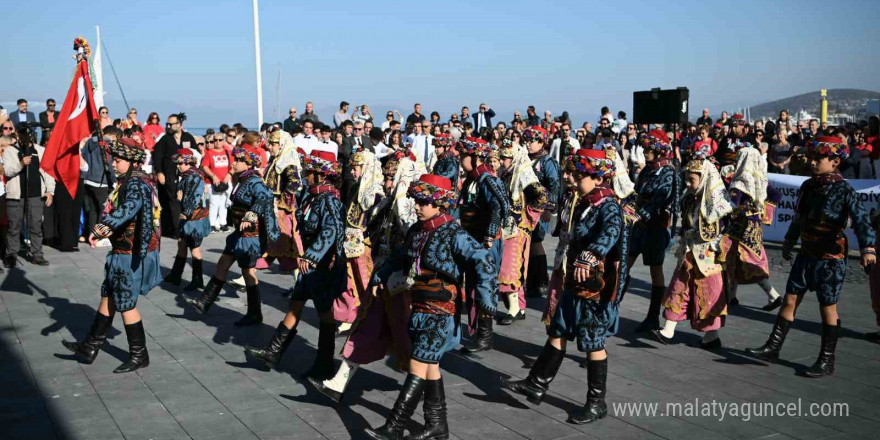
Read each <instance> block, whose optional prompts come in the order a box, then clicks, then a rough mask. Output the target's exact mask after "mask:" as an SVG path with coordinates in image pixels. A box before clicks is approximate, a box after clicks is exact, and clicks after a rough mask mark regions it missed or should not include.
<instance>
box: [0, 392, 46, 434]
mask: <svg viewBox="0 0 880 440" xmlns="http://www.w3.org/2000/svg"><path fill="white" fill-rule="evenodd" d="M48 420H49V413H48V412H47V409H46V406H45V404H44V403H43V400H42V399H41V398H40V396H37V395H32V396H29V397H0V426H2V427H3V428H2V432H3V434H2V437H3V438H14V439H32V438H47V439H53V438H56V436H55V429H54V427H53V426H52V424H51V423H47V421H48ZM7 436H8V437H7Z"/></svg>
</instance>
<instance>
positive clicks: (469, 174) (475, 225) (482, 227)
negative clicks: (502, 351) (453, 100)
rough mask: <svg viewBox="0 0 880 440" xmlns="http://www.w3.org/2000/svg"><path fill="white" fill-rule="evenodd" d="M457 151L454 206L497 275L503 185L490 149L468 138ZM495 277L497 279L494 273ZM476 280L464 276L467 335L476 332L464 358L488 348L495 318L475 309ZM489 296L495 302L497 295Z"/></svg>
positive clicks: (504, 212) (504, 197) (505, 211)
mask: <svg viewBox="0 0 880 440" xmlns="http://www.w3.org/2000/svg"><path fill="white" fill-rule="evenodd" d="M457 149H458V151H459V153H460V157H461V167H462V169H463V170H464V172H465V173H466V177H465V180H464V183H463V185H462V190H461V195H460V196H459V203H458V206H459V213H460V216H461V226H462V227H463V228H464V230H465V231H467V232H468V233H469V234H471V237H473V238H474V240H477V242H479V243H482V244H483V247H485V248H486V249H488V250H489V255H490V257H491V259H492V267H494V268H495V270H496V271H497V270H498V268H499V267H500V264H501V256H502V255H503V253H504V241H503V240H502V237H501V228H502V226H503V222H504V219H505V218H507V214H508V211H509V210H510V201H509V200H508V198H507V193H506V191H505V189H504V184H503V183H502V182H501V179H499V178H498V176H497V175H496V174H495V170H494V169H493V168H492V166H491V165H490V164H489V163H488V161H489V157H490V156H491V155H492V151H493V150H494V149H493V147H492V145H490V144H488V143H487V142H486V141H484V140H483V139H479V138H472V137H469V138H465V139H464V140H463V141H459V142H458V145H457ZM495 275H496V279H497V275H498V273H497V272H496V274H495ZM476 277H477V274H475V273H474V272H473V270H469V271H468V272H467V273H466V274H465V290H466V292H467V293H468V296H467V301H468V305H467V307H468V316H469V324H470V325H469V327H470V331H471V332H473V331H474V330H476V335H475V338H474V341H473V344H472V345H471V346H470V347H465V348H464V349H463V352H464V353H465V354H469V353H477V352H480V351H484V350H489V349H491V348H492V321H493V320H494V318H495V317H494V315H488V314H486V313H485V311H478V308H477V307H476V303H475V302H474V297H473V293H472V292H473V290H474V289H475V288H476V284H475V282H476ZM493 294H494V295H495V296H496V301H497V295H498V292H493ZM474 325H476V329H474Z"/></svg>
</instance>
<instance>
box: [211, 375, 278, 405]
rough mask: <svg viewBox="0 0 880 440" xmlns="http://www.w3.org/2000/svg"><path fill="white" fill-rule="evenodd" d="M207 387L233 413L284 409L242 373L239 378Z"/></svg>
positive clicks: (274, 398) (273, 397)
mask: <svg viewBox="0 0 880 440" xmlns="http://www.w3.org/2000/svg"><path fill="white" fill-rule="evenodd" d="M207 388H208V391H210V392H211V394H213V395H214V396H215V397H216V398H217V399H218V400H219V401H220V402H221V403H222V404H223V405H224V406H226V407H227V408H229V409H230V410H231V411H233V412H235V413H238V412H244V411H251V410H256V409H261V408H268V409H285V408H284V406H283V405H282V404H281V403H280V402H279V401H278V400H277V398H276V397H275V396H274V395H272V394H270V393H267V392H266V391H265V390H263V389H262V388H260V387H259V386H258V385H257V384H255V383H254V382H252V381H250V380H249V379H247V377H245V376H243V375H242V376H241V380H235V381H231V382H228V383H223V384H216V385H211V386H208V387H207Z"/></svg>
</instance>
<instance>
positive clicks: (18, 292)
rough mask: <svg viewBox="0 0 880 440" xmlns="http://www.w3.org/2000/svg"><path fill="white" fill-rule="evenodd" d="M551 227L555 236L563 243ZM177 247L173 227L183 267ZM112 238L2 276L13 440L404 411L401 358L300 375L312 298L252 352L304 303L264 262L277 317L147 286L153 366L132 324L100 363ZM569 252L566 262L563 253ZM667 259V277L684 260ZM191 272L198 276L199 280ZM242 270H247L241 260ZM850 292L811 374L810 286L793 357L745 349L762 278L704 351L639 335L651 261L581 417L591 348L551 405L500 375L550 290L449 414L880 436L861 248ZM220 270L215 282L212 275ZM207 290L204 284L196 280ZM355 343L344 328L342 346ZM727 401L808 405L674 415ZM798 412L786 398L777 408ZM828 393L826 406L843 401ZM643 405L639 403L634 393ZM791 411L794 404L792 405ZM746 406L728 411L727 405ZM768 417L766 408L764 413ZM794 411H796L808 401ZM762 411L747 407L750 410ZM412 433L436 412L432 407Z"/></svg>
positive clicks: (359, 427) (232, 298) (7, 418)
mask: <svg viewBox="0 0 880 440" xmlns="http://www.w3.org/2000/svg"><path fill="white" fill-rule="evenodd" d="M224 240H225V235H222V234H213V235H212V236H210V237H208V238H207V239H206V240H205V243H204V245H203V252H205V262H206V264H205V272H206V273H207V274H211V273H212V272H213V270H214V262H216V261H217V258H218V256H219V252H220V250H221V249H222V248H223V243H224ZM554 243H555V240H551V242H550V243H549V244H550V246H548V248H550V249H549V251H548V253H550V254H551V255H552V244H554ZM174 249H176V246H175V244H174V242H173V241H171V240H167V239H164V240H163V243H162V265H163V267H165V269H164V271H165V272H167V270H168V269H167V268H168V267H170V264H171V262H172V259H173V252H174ZM106 252H107V248H104V249H88V248H87V247H85V246H81V251H80V252H77V253H59V252H57V251H54V250H52V249H47V254H46V258H47V259H48V260H49V261H50V262H51V265H50V266H48V267H38V266H34V265H30V264H28V263H22V264H20V265H19V266H18V267H17V268H15V269H12V270H6V271H5V272H4V273H3V274H0V370H2V371H0V439H40V440H42V439H55V438H59V439H185V438H196V439H212V440H219V439H252V438H261V439H270V438H271V439H282V438H283V439H306V438H331V439H348V438H363V437H364V434H363V430H364V428H366V427H367V426H371V425H372V426H377V425H380V424H381V423H382V422H383V421H384V419H385V417H386V416H387V415H388V413H389V411H390V409H391V407H392V405H393V403H394V400H395V399H396V397H397V394H398V390H399V388H400V385H401V383H402V381H403V378H404V374H403V373H401V372H398V371H396V370H395V369H394V367H393V363H390V362H381V363H377V364H373V365H367V366H364V367H362V368H361V369H360V370H359V371H358V372H357V374H356V375H355V376H354V379H353V383H352V384H351V386H350V387H349V389H348V391H347V394H346V396H345V399H344V401H343V404H342V405H339V406H334V405H333V404H332V402H330V401H329V400H327V399H326V398H324V397H323V396H322V395H320V394H318V393H317V392H315V391H314V390H313V389H311V388H309V387H308V386H306V384H305V382H304V381H302V380H300V379H299V373H301V372H303V371H305V370H306V369H307V368H308V367H309V366H310V365H311V362H312V360H313V358H314V356H315V344H316V343H317V336H318V331H317V323H318V319H317V315H316V314H315V312H314V309H312V308H311V304H310V305H309V308H308V309H307V310H306V313H305V317H304V322H303V323H302V324H301V325H300V326H299V334H298V335H297V337H296V338H295V339H294V341H293V343H292V344H291V346H290V348H289V349H288V350H287V353H286V354H285V357H284V360H283V362H282V363H281V364H280V366H279V368H278V370H272V371H269V370H266V369H265V368H264V367H263V366H262V365H261V364H257V363H254V362H248V361H247V360H246V359H245V355H244V352H243V346H245V345H248V344H250V345H264V344H265V343H266V342H267V341H268V340H269V338H270V337H271V335H272V333H273V331H274V329H275V326H276V325H277V323H278V321H279V320H280V319H281V317H282V315H283V313H284V312H285V311H286V310H287V299H286V298H284V297H282V292H283V291H284V290H286V289H288V288H289V287H291V283H292V278H291V277H290V276H289V275H282V274H277V273H274V272H268V271H263V272H261V273H260V275H259V277H260V282H261V285H262V295H263V303H264V305H263V315H264V321H265V322H264V323H263V324H262V325H260V326H255V327H248V328H238V327H235V326H233V325H232V322H233V321H235V320H236V319H238V318H239V317H240V316H241V315H242V314H243V313H244V309H245V302H244V294H243V293H238V292H236V291H235V290H233V289H231V288H227V289H226V290H225V291H224V293H223V294H222V295H221V297H220V301H219V302H218V304H217V305H216V306H215V307H214V308H213V309H212V310H211V311H210V313H209V314H208V315H207V316H202V315H198V314H197V313H195V312H194V311H193V310H192V309H187V308H185V307H184V301H183V299H184V296H183V292H182V290H181V289H180V288H169V287H167V286H164V285H163V286H160V287H158V288H156V289H154V290H153V291H151V292H150V294H149V295H148V296H146V297H141V299H140V302H139V303H138V308H139V310H140V312H141V315H142V316H143V320H144V327H145V329H146V333H147V347H148V349H149V353H150V359H151V364H150V366H149V367H148V368H146V369H144V370H140V371H138V372H136V373H133V374H123V375H118V374H113V373H112V370H113V368H115V367H116V366H118V365H119V364H120V363H122V362H123V361H124V360H125V359H126V358H127V356H128V353H127V350H128V345H127V342H126V338H125V333H124V331H123V325H122V319H121V317H117V319H116V320H115V322H114V330H112V331H111V333H110V338H111V339H110V340H109V341H108V343H107V344H106V345H105V346H104V348H103V350H102V352H101V353H100V355H99V356H98V358H97V360H96V361H95V362H94V363H93V364H92V365H82V364H79V363H77V362H76V361H75V360H73V357H72V355H71V353H69V352H68V351H67V350H66V349H64V347H62V345H61V340H62V339H73V338H76V339H82V338H83V337H84V336H85V334H86V333H87V331H88V328H89V326H90V325H91V322H92V318H93V317H94V314H95V309H96V307H97V304H98V300H99V285H100V283H101V282H102V280H103V277H104V274H103V267H104V258H105V255H106ZM770 252H771V258H772V267H773V270H774V274H773V278H772V281H773V284H774V285H775V286H776V288H777V289H778V290H780V291H783V290H784V286H785V279H786V276H787V274H788V268H789V267H790V264H789V263H783V262H782V261H781V259H780V257H779V253H778V251H773V250H771V251H770ZM551 260H552V257H551ZM671 260H672V258H671V255H670V258H667V263H666V276H667V280H668V279H669V278H668V277H670V276H671V274H672V267H673V261H671ZM189 273H190V269H189V266H187V269H186V271H185V272H184V279H185V282H188V277H189ZM236 276H237V273H236ZM847 278H848V280H847V284H846V285H845V288H844V295H843V299H842V303H841V305H840V314H841V317H842V321H843V330H842V339H841V340H840V342H839V344H838V349H837V364H836V371H835V374H834V375H833V376H831V377H826V378H822V379H807V378H803V377H800V376H798V375H797V372H798V371H799V370H801V369H803V368H806V367H808V366H809V365H810V364H812V362H813V361H814V360H815V358H816V355H817V353H818V350H819V332H820V328H821V324H820V321H819V312H818V303H817V301H816V299H815V296H813V295H812V294H808V295H807V297H806V299H805V300H804V302H803V304H802V306H801V309H800V316H799V319H798V320H797V321H796V322H795V324H794V325H793V328H792V331H791V333H790V334H789V337H788V340H787V341H786V344H785V346H784V348H783V350H782V356H781V357H782V359H784V360H783V361H781V362H780V363H779V364H775V365H767V364H764V363H762V362H758V361H755V360H753V359H750V358H749V357H746V356H744V349H745V347H748V346H757V345H760V344H761V343H763V342H764V341H765V340H766V337H767V334H768V333H769V331H770V328H771V326H772V323H773V321H774V320H775V312H764V311H762V310H761V309H760V306H762V305H763V304H764V303H765V302H766V297H765V295H764V293H763V292H762V291H761V290H760V289H759V288H758V287H757V286H743V287H742V288H741V290H740V295H739V297H740V301H741V305H740V306H739V307H737V308H734V309H733V310H732V312H731V316H729V317H728V319H727V321H726V326H725V327H724V329H722V331H721V339H722V342H723V344H724V348H723V349H721V350H719V351H717V352H709V351H704V350H701V349H698V348H692V347H690V346H689V345H688V344H689V343H693V342H696V341H697V340H698V339H699V336H698V334H697V333H695V332H693V331H691V330H690V329H689V326H688V325H687V324H683V325H679V327H678V329H679V332H678V333H676V336H675V340H674V342H673V344H672V345H669V346H663V345H661V344H659V343H657V342H654V341H653V340H650V339H648V338H646V337H643V336H641V335H636V334H634V333H633V329H634V328H635V326H636V324H637V323H638V322H639V321H640V320H641V319H642V317H643V316H644V314H645V312H646V310H647V308H648V299H647V296H648V289H649V287H650V286H649V281H648V280H649V275H648V270H647V268H646V267H644V266H642V265H641V264H637V265H636V268H635V269H634V270H633V281H632V284H631V286H630V291H629V293H628V294H627V296H626V297H625V298H624V301H623V304H622V306H621V307H622V310H621V331H620V332H619V334H618V335H617V336H616V337H614V338H612V339H610V340H609V345H608V353H609V356H610V361H609V375H608V376H609V377H608V397H607V402H608V407H609V417H607V418H605V419H603V420H601V421H600V422H597V423H594V424H591V425H581V426H575V425H571V424H567V423H565V420H566V415H567V413H569V412H571V411H574V410H575V409H577V408H578V407H579V406H581V405H583V403H584V401H585V396H586V370H584V369H582V368H580V366H579V364H580V363H581V361H582V360H583V359H584V356H583V354H582V353H579V352H577V351H576V350H574V349H573V348H574V345H570V348H569V352H568V359H567V360H566V361H565V362H564V363H563V365H562V368H561V370H560V374H559V376H558V377H557V378H556V380H555V381H554V382H553V384H552V385H551V390H550V391H551V392H550V393H549V395H548V396H547V398H546V399H545V400H544V403H543V404H542V405H540V406H534V405H532V404H530V403H528V402H527V401H526V400H525V398H523V397H521V396H516V395H512V394H509V393H507V392H505V391H503V390H501V389H500V387H499V379H500V378H501V377H503V376H515V377H520V378H522V377H525V376H526V375H527V374H528V369H527V368H525V367H524V364H527V363H528V362H530V361H531V360H532V359H534V358H535V357H536V356H537V355H538V353H539V352H540V350H541V347H542V346H543V344H544V341H545V333H544V327H543V325H542V324H541V323H540V319H539V318H540V313H541V310H543V307H544V300H543V299H537V300H532V299H530V300H529V310H528V311H527V314H528V318H527V319H526V320H525V321H521V322H518V323H516V324H515V325H513V326H509V327H499V326H496V330H497V334H496V336H495V350H492V351H491V352H488V353H485V354H482V355H481V356H479V357H466V356H463V355H461V354H459V353H458V352H455V353H452V354H450V355H448V356H446V357H444V359H443V362H442V364H441V365H442V367H443V374H444V380H445V384H446V392H447V398H448V404H449V424H450V428H451V430H452V433H453V434H454V438H459V439H480V440H490V439H504V440H512V439H522V438H528V439H542V440H550V439H581V438H585V439H593V438H599V439H606V438H620V439H635V438H644V439H660V438H665V439H675V440H684V439H700V440H710V439H725V438H729V439H778V440H781V439H790V438H794V439H830V438H835V439H857V438H866V439H867V438H878V435H880V374H878V372H880V345H876V344H873V343H871V342H868V341H866V340H865V339H864V338H863V334H864V333H865V332H869V331H874V330H876V329H877V326H876V324H875V318H874V314H873V312H872V310H871V305H870V299H869V293H868V285H867V280H866V277H865V275H864V272H862V271H861V269H859V268H858V267H857V265H856V263H855V261H851V262H850V265H849V272H848V275H847ZM206 280H207V278H206ZM188 294H189V295H193V293H188ZM343 342H344V339H343V338H341V337H340V338H339V339H337V348H341V347H342V345H343ZM713 401H714V402H715V403H716V404H718V405H728V406H734V405H735V406H737V407H738V408H746V409H747V408H753V407H754V405H746V404H748V403H753V404H762V403H781V404H789V403H792V404H794V406H795V407H797V406H798V405H799V407H800V408H801V411H803V412H802V413H801V414H800V415H799V416H798V415H792V416H789V415H783V416H771V415H768V414H767V413H766V412H765V413H764V414H762V415H761V416H757V415H754V416H751V417H742V416H731V415H729V414H728V415H726V416H725V417H724V418H723V420H719V419H720V418H721V414H719V413H717V412H716V413H715V414H711V413H709V414H704V413H700V412H699V411H698V412H697V413H696V414H694V413H692V412H688V413H685V412H684V411H681V412H679V413H676V414H674V415H673V414H667V413H666V412H665V411H666V409H667V408H668V407H667V403H671V404H673V405H672V406H671V407H675V405H674V404H676V403H678V404H681V405H680V406H678V407H679V408H688V407H689V406H692V405H696V407H697V408H700V407H702V408H705V407H703V406H702V405H703V404H706V403H708V404H711V402H713ZM642 403H646V404H651V403H659V407H658V409H657V413H656V414H653V415H646V414H645V413H644V411H645V410H646V408H649V407H647V406H645V407H642V406H639V407H638V408H639V409H640V410H641V411H642V413H641V414H639V415H636V414H633V413H624V411H617V410H618V409H620V408H618V407H619V406H621V405H622V404H642ZM815 403H818V404H833V403H843V404H845V405H844V406H837V409H838V410H840V409H842V408H846V409H848V414H847V415H838V416H829V417H822V416H811V415H809V414H807V413H806V412H807V411H809V408H810V407H811V404H815ZM775 407H777V408H778V407H783V405H779V406H775ZM828 407H832V405H824V406H822V407H820V408H828ZM630 408H635V406H631V407H630ZM786 408H787V407H786ZM728 411H729V410H728ZM749 411H752V412H755V411H756V410H749ZM792 414H795V413H792ZM744 418H745V419H748V420H743V419H744ZM414 419H415V420H414V423H413V425H412V427H413V428H418V425H417V424H420V423H421V422H422V416H421V405H420V406H419V409H418V410H417V411H416V416H415V418H414Z"/></svg>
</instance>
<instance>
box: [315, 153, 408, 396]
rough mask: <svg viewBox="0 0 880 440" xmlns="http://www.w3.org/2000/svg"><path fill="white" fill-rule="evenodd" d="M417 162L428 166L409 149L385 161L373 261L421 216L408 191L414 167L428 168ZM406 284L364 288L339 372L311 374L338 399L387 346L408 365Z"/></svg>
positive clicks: (372, 233)
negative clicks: (328, 376) (374, 289)
mask: <svg viewBox="0 0 880 440" xmlns="http://www.w3.org/2000/svg"><path fill="white" fill-rule="evenodd" d="M401 165H402V166H401ZM418 165H421V166H422V167H423V166H424V164H422V162H418V161H416V158H415V156H414V155H412V153H409V155H407V152H406V151H403V150H401V151H395V152H393V153H391V155H390V156H388V160H386V161H385V165H384V166H383V168H382V174H383V177H384V183H383V188H384V191H385V198H384V199H382V201H381V202H380V203H379V205H378V206H377V207H376V208H375V210H376V214H375V215H374V216H373V217H372V219H370V220H371V221H369V223H368V226H367V228H366V230H365V232H366V233H367V238H365V241H366V240H367V239H368V240H369V242H370V244H371V246H370V250H371V251H372V263H373V264H374V267H379V266H381V265H382V263H384V262H385V260H386V259H388V257H389V256H390V255H391V251H392V250H393V249H396V248H398V247H400V246H403V243H404V239H405V238H406V233H407V231H409V228H410V227H412V225H413V224H415V222H416V221H417V217H416V216H415V215H414V214H415V200H413V199H412V198H411V197H409V196H408V195H407V192H408V191H409V185H410V183H411V182H412V181H413V180H416V179H418V178H419V176H421V174H418V175H417V174H415V173H417V172H419V171H420V170H421V171H424V169H423V168H421V167H420V166H418ZM395 183H396V184H395ZM397 279H398V280H399V278H397ZM405 280H406V279H404V281H405ZM405 290H406V283H405V282H403V283H392V284H391V285H390V286H383V288H380V289H379V290H378V291H377V292H376V295H375V296H374V295H370V294H365V295H363V296H362V297H361V305H360V308H359V312H358V319H357V321H356V322H355V323H354V326H353V327H352V330H351V334H350V335H349V337H348V340H347V341H345V347H344V348H343V350H342V363H341V364H340V365H339V368H338V369H337V370H336V374H335V375H334V376H333V378H332V379H327V380H323V381H320V380H316V379H311V378H310V379H309V383H311V384H312V386H314V387H315V389H317V390H318V392H320V393H321V394H323V395H325V396H327V397H329V398H330V399H332V400H334V401H335V402H337V403H338V402H340V401H342V399H343V397H344V393H345V389H346V387H347V386H348V384H349V383H351V377H352V376H353V375H354V373H355V372H356V371H357V370H358V368H360V366H361V365H366V364H369V363H372V362H376V361H379V360H381V359H383V358H384V357H385V355H386V354H388V353H389V352H390V353H393V354H394V357H395V360H396V361H397V363H396V364H397V367H398V368H399V369H401V370H404V371H405V370H408V368H409V354H410V350H411V348H412V344H411V343H410V340H409V333H408V332H407V323H408V322H409V315H410V312H411V305H410V303H409V301H408V299H407V298H406V295H405V294H404V293H405Z"/></svg>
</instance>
